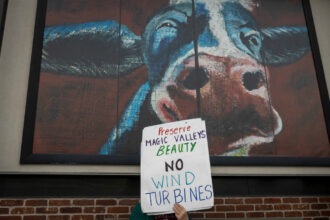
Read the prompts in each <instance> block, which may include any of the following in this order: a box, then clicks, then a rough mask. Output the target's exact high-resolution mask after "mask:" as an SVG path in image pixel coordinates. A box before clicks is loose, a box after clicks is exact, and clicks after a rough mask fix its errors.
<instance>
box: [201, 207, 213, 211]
mask: <svg viewBox="0 0 330 220" xmlns="http://www.w3.org/2000/svg"><path fill="white" fill-rule="evenodd" d="M214 211H215V206H213V207H211V208H209V209H204V210H203V212H214Z"/></svg>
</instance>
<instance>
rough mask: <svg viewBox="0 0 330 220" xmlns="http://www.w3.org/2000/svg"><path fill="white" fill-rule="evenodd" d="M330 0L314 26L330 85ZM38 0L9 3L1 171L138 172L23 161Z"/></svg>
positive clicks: (317, 5) (1, 92)
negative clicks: (28, 83)
mask: <svg viewBox="0 0 330 220" xmlns="http://www.w3.org/2000/svg"><path fill="white" fill-rule="evenodd" d="M329 8H330V2H329V1H326V0H323V1H322V0H317V1H312V10H313V14H314V19H315V26H316V27H315V28H316V30H317V35H318V39H319V46H320V50H321V55H322V57H323V64H324V69H325V73H326V77H327V82H328V83H327V85H328V88H330V64H329V62H328V61H327V60H326V59H329V58H328V57H329V53H330V45H329V42H328V40H327V38H328V37H329V36H330V28H329V26H328V25H327V23H326V22H325V21H327V20H329V18H330V16H329V15H327V14H326V12H327V11H328V10H327V9H329ZM35 11H36V1H35V0H34V1H32V0H31V1H22V0H11V1H10V2H9V4H8V11H7V19H6V26H5V33H4V37H3V48H2V51H1V57H0V71H1V76H2V80H1V81H0V97H1V98H0V106H1V109H0V124H1V125H0V149H1V151H0V152H1V154H0V173H8V172H10V173H13V172H14V173H48V172H52V173H93V174H98V173H99V174H106V173H138V172H139V167H137V166H134V167H129V166H86V165H84V166H78V165H74V166H72V165H65V166H64V165H20V164H19V157H20V149H21V137H22V131H23V118H24V112H25V100H26V91H27V81H28V75H29V66H30V57H31V49H32V39H33V28H34V18H35ZM325 57H326V59H325ZM212 172H213V173H214V174H219V175H227V174H228V175H240V174H245V175H246V174H251V175H254V174H264V173H269V174H275V175H279V174H301V175H304V174H322V175H324V174H327V175H329V174H330V170H329V169H328V168H312V167H310V168H305V167H303V168H302V167H290V168H286V169H283V168H282V167H262V168H261V167H248V168H246V167H228V166H227V167H213V170H212Z"/></svg>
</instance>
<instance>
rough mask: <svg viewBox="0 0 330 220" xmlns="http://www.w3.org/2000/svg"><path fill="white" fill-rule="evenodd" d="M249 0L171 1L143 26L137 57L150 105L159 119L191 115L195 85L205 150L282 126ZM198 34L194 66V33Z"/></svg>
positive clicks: (256, 139)
mask: <svg viewBox="0 0 330 220" xmlns="http://www.w3.org/2000/svg"><path fill="white" fill-rule="evenodd" d="M249 6H250V5H249V4H247V5H241V4H239V3H238V2H234V1H218V0H207V1H198V2H197V3H196V5H195V10H196V15H195V18H194V20H195V27H193V18H192V7H191V3H180V4H173V5H171V6H170V7H168V8H166V9H164V10H162V11H161V12H160V13H159V14H158V15H156V16H155V17H154V18H153V19H152V20H151V21H150V22H149V24H148V25H147V27H146V29H145V32H144V35H143V40H144V58H145V62H146V65H147V67H148V71H149V83H150V86H151V87H152V94H151V100H150V106H151V109H152V111H153V112H154V113H155V114H156V115H157V116H158V118H159V119H160V120H161V121H162V122H171V121H176V120H182V119H188V118H193V117H197V106H196V89H200V94H201V111H202V117H203V118H204V119H205V120H206V124H207V128H208V135H209V140H210V142H211V143H210V145H211V146H212V145H213V146H216V148H214V149H212V148H210V153H211V154H216V155H219V154H224V153H226V152H230V151H235V150H237V149H245V150H248V149H249V148H250V147H252V146H256V145H259V144H262V143H268V142H271V141H272V140H273V137H274V136H275V135H276V134H278V133H279V132H280V131H281V128H282V123H281V118H280V116H279V115H278V113H277V112H276V110H275V109H274V108H273V106H272V105H271V101H270V97H269V82H268V80H269V72H268V69H267V68H266V67H265V66H264V65H262V64H261V63H262V62H261V61H262V54H263V43H262V42H263V37H262V35H261V32H260V30H259V29H258V26H257V24H256V22H255V20H254V19H253V17H252V15H251V14H250V13H249V11H248V8H249ZM193 28H195V33H196V34H197V35H198V40H197V42H198V65H199V68H198V69H196V68H195V67H196V59H195V56H194V54H195V51H194V41H193V38H194V34H193Z"/></svg>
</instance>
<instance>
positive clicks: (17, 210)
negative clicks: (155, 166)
mask: <svg viewBox="0 0 330 220" xmlns="http://www.w3.org/2000/svg"><path fill="white" fill-rule="evenodd" d="M137 202H138V199H127V198H126V199H119V198H118V199H117V198H116V199H114V198H111V199H101V198H72V199H68V198H63V199H53V198H49V199H12V198H10V199H6V198H2V199H0V220H103V219H111V218H112V219H117V218H119V219H125V218H126V219H127V218H129V215H130V212H131V211H132V209H133V207H134V205H135V204H136V203H137ZM191 216H192V217H193V218H194V219H197V218H198V219H204V218H206V219H210V218H213V219H226V218H227V219H230V218H231V219H234V218H237V219H241V218H247V219H249V218H250V219H251V218H260V219H262V218H268V219H279V218H283V219H290V218H297V217H298V218H301V219H304V220H330V197H249V198H248V197H242V198H239V197H235V198H215V206H214V207H213V208H211V209H209V210H205V211H198V212H193V213H191Z"/></svg>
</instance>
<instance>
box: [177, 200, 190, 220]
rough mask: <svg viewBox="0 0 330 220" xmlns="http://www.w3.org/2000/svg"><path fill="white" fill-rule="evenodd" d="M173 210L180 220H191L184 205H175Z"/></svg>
mask: <svg viewBox="0 0 330 220" xmlns="http://www.w3.org/2000/svg"><path fill="white" fill-rule="evenodd" d="M173 210H174V213H175V217H176V218H177V219H178V220H189V218H188V213H187V211H186V209H185V208H184V207H183V206H182V205H180V204H178V203H175V204H174V206H173Z"/></svg>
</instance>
